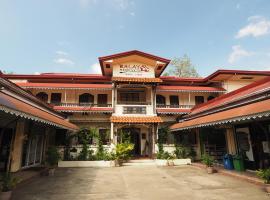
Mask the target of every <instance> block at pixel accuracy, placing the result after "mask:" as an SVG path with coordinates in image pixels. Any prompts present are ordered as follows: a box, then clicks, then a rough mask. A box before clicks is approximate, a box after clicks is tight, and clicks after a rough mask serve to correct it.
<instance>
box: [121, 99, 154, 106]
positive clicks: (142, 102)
mask: <svg viewBox="0 0 270 200" xmlns="http://www.w3.org/2000/svg"><path fill="white" fill-rule="evenodd" d="M117 104H118V105H151V102H145V101H119V100H118V101H117Z"/></svg>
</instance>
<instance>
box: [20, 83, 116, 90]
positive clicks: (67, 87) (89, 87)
mask: <svg viewBox="0 0 270 200" xmlns="http://www.w3.org/2000/svg"><path fill="white" fill-rule="evenodd" d="M16 84H17V85H18V86H20V87H22V88H38V89H58V90H72V89H79V90H80V89H81V90H112V85H111V84H79V83H29V82H27V83H24V82H16Z"/></svg>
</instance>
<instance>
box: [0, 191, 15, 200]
mask: <svg viewBox="0 0 270 200" xmlns="http://www.w3.org/2000/svg"><path fill="white" fill-rule="evenodd" d="M11 195H12V191H7V192H1V193H0V199H1V200H10V199H11Z"/></svg>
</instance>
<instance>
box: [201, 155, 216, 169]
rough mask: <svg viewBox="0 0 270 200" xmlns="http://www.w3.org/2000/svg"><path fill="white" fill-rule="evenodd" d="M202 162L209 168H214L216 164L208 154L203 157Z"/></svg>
mask: <svg viewBox="0 0 270 200" xmlns="http://www.w3.org/2000/svg"><path fill="white" fill-rule="evenodd" d="M202 162H203V163H204V164H205V165H206V166H207V167H212V166H213V164H214V158H213V157H212V156H210V155H208V154H204V155H203V156H202Z"/></svg>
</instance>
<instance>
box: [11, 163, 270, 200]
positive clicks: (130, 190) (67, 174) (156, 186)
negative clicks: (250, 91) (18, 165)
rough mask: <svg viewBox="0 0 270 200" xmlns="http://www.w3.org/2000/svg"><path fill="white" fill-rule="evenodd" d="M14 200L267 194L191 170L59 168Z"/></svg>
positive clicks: (244, 198)
mask: <svg viewBox="0 0 270 200" xmlns="http://www.w3.org/2000/svg"><path fill="white" fill-rule="evenodd" d="M13 199H14V200H62V199H63V200H81V199H110V200H112V199H117V200H120V199H134V200H135V199H147V200H151V199H155V200H157V199H166V200H170V199H174V200H175V199H183V200H186V199H189V200H192V199H200V200H223V199H226V200H229V199H237V200H257V199H258V200H259V199H260V200H266V199H268V200H269V199H270V197H269V196H267V194H266V193H265V192H264V191H262V189H261V188H260V187H259V186H256V185H254V184H251V183H247V182H245V181H241V180H237V179H235V178H232V177H227V176H223V175H220V174H210V175H208V174H206V172H205V171H204V170H201V169H197V168H194V167H191V166H183V167H155V166H132V167H118V168H117V167H116V168H61V169H57V170H56V174H55V176H54V177H38V178H35V179H33V180H32V181H31V182H29V183H27V184H25V185H22V186H20V187H19V188H17V189H16V190H15V191H14V195H13Z"/></svg>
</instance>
